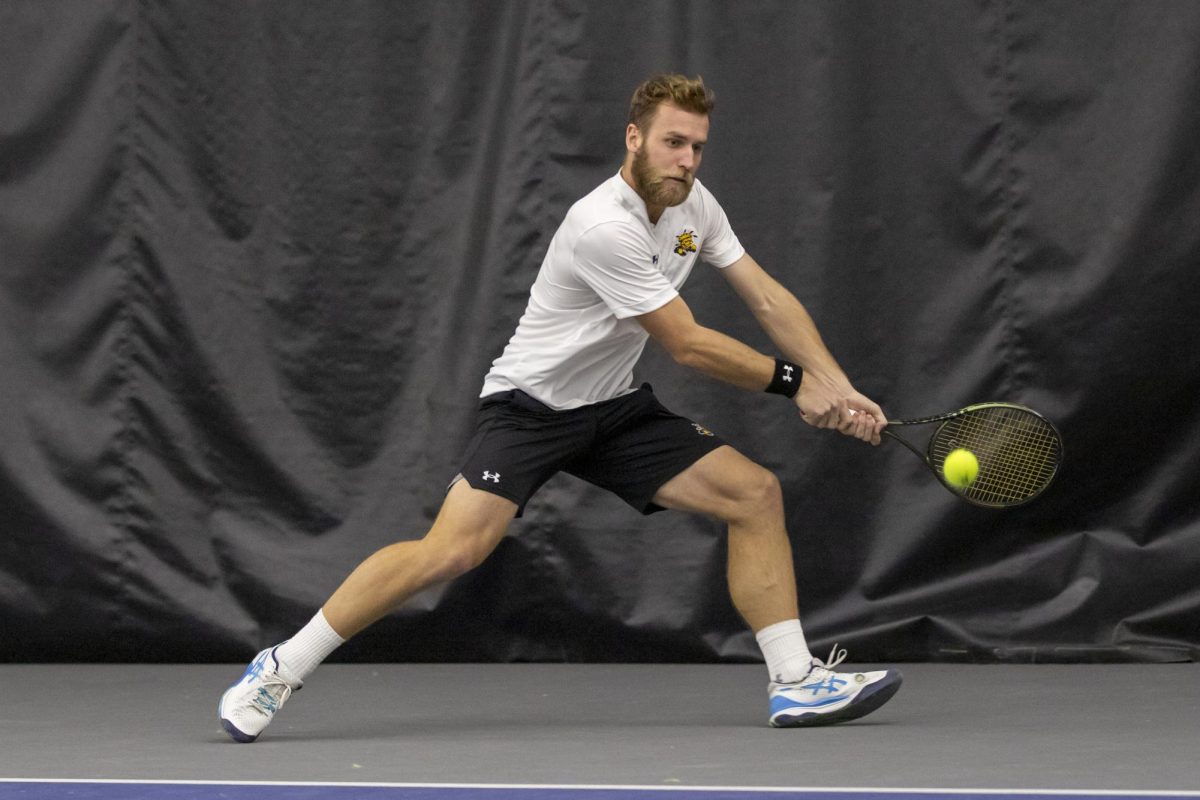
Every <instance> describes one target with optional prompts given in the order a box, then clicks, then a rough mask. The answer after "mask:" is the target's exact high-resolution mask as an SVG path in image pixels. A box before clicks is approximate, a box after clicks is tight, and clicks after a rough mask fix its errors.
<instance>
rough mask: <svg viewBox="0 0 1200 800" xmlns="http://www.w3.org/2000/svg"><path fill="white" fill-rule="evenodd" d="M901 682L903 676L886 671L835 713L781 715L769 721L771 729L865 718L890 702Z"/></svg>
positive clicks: (829, 723)
mask: <svg viewBox="0 0 1200 800" xmlns="http://www.w3.org/2000/svg"><path fill="white" fill-rule="evenodd" d="M903 682H904V676H903V675H901V674H900V673H899V672H898V671H896V670H888V676H887V677H885V678H884V679H883V680H880V681H876V682H875V683H873V684H871V685H870V686H868V687H867V688H866V689H863V690H862V692H860V693H859V694H858V696H857V697H855V698H854V699H853V700H851V701H850V703H849V704H847V705H845V706H842V707H841V708H839V709H838V710H837V711H830V712H829V713H827V714H821V713H817V712H809V713H807V714H799V715H797V716H794V717H793V716H787V715H786V714H781V715H780V716H778V717H776V718H775V719H773V720H771V727H773V728H813V727H816V726H818V725H835V724H837V723H839V722H849V721H850V720H852V719H858V718H860V717H865V716H866V715H867V714H870V713H871V712H872V711H875V710H876V709H878V708H879V707H880V706H882V705H883V704H884V703H886V702H887V701H888V700H891V699H892V696H893V695H895V694H896V692H898V691H900V684H901V683H903Z"/></svg>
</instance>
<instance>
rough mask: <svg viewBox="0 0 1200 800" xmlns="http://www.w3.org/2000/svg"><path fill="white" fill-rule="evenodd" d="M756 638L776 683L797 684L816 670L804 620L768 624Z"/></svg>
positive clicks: (768, 669) (772, 678)
mask: <svg viewBox="0 0 1200 800" xmlns="http://www.w3.org/2000/svg"><path fill="white" fill-rule="evenodd" d="M755 638H757V639H758V646H759V647H760V648H762V652H763V657H764V658H766V660H767V671H768V672H769V673H770V674H771V680H773V681H774V682H775V683H795V682H796V681H799V680H802V679H803V678H804V676H805V675H807V674H808V672H809V670H811V669H812V660H813V658H812V653H810V652H809V651H808V642H807V641H805V639H804V630H803V629H802V628H801V627H800V620H798V619H789V620H784V621H783V622H777V623H775V624H774V625H768V626H767V627H765V628H763V629H762V630H761V631H759V632H758V633H756V634H755Z"/></svg>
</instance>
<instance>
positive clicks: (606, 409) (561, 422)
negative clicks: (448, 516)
mask: <svg viewBox="0 0 1200 800" xmlns="http://www.w3.org/2000/svg"><path fill="white" fill-rule="evenodd" d="M723 444H725V442H724V441H722V440H721V438H720V437H718V436H716V435H715V434H714V433H713V432H712V431H710V430H708V429H707V428H705V427H704V426H702V425H700V424H698V423H695V422H692V421H691V420H689V419H685V418H684V417H681V416H679V415H677V414H673V413H671V412H670V411H668V410H667V409H666V408H664V407H663V406H662V404H660V403H659V402H658V399H657V398H655V396H654V392H653V391H652V390H651V388H650V385H649V384H643V385H642V387H641V388H640V389H638V390H637V391H635V392H632V393H630V394H627V395H624V396H623V397H618V398H615V399H613V400H605V401H604V402H601V403H596V404H594V405H588V406H583V407H581V408H573V409H569V410H567V411H555V410H554V409H552V408H550V407H549V406H546V405H543V404H542V403H540V402H538V401H537V400H535V399H533V398H532V397H530V396H529V395H527V394H525V393H524V392H522V391H519V390H512V391H507V392H499V393H497V394H490V395H488V396H487V397H484V398H483V399H482V400H481V401H480V403H479V422H478V424H477V426H476V430H475V437H474V438H473V439H472V440H471V443H470V444H469V445H467V452H466V455H465V456H464V457H463V461H462V464H463V466H462V471H461V473H460V474H461V475H462V477H463V478H464V479H465V480H466V481H467V483H468V484H470V485H471V486H472V487H473V488H475V489H482V490H483V491H486V492H491V493H492V494H498V495H500V496H501V497H506V498H508V499H509V500H512V501H513V502H514V503H516V504H517V516H520V515H521V513H522V512H523V511H524V510H525V504H526V503H527V502H528V501H529V498H530V497H532V496H533V493H534V492H536V491H537V490H538V488H539V487H540V486H541V485H542V484H543V483H545V482H546V481H548V480H549V479H550V478H551V476H553V475H554V474H555V473H557V472H566V473H568V474H570V475H574V476H576V477H578V478H582V479H583V480H585V481H587V482H589V483H592V484H595V485H596V486H599V487H601V488H602V489H607V490H609V491H610V492H612V493H614V494H615V495H617V496H618V497H620V498H621V499H622V500H624V501H625V502H626V503H629V505H631V506H633V507H634V508H636V509H637V510H638V511H640V512H642V513H643V514H652V513H654V512H655V511H662V510H663V509H662V507H661V506H658V505H655V504H654V502H653V498H654V495H655V493H657V492H658V490H659V489H660V488H661V487H662V485H663V484H664V483H666V482H667V481H669V480H671V478H674V477H675V476H676V475H678V474H679V473H681V472H683V471H684V470H685V469H687V468H688V467H690V466H691V465H692V464H694V463H696V461H698V460H699V459H700V458H701V457H702V456H704V455H706V454H708V453H710V452H712V451H713V450H715V449H716V448H718V447H720V446H721V445H723Z"/></svg>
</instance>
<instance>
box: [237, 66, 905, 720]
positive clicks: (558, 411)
mask: <svg viewBox="0 0 1200 800" xmlns="http://www.w3.org/2000/svg"><path fill="white" fill-rule="evenodd" d="M712 106H713V95H712V93H711V91H709V90H708V89H707V88H706V87H705V86H704V84H703V82H702V81H701V80H700V79H698V78H697V79H695V80H689V79H688V78H686V77H684V76H681V75H663V76H657V77H654V78H652V79H650V80H648V81H646V82H645V83H643V84H642V85H641V86H639V87H638V89H637V91H636V92H635V93H634V96H633V100H632V103H631V106H630V116H629V123H628V125H627V127H626V130H625V147H626V151H627V152H626V156H625V161H624V163H623V165H622V167H621V170H620V172H619V173H618V174H617V175H615V176H614V177H612V178H610V179H609V180H607V181H605V182H604V183H603V184H601V185H600V186H599V187H598V188H596V189H595V190H594V191H593V192H591V193H590V194H589V195H587V196H586V197H584V198H583V199H582V200H580V201H579V202H577V203H576V204H575V205H574V206H573V207H572V208H571V209H570V211H569V212H568V213H567V216H566V218H565V219H564V221H563V223H562V225H561V226H560V227H559V229H558V231H557V232H556V234H555V236H554V238H553V239H552V240H551V242H550V247H549V251H548V252H547V254H546V257H545V260H544V261H543V263H542V267H541V271H540V272H539V274H538V277H537V279H536V281H535V282H534V284H533V287H532V289H531V292H530V299H529V305H528V307H527V308H526V311H525V314H524V315H523V316H522V318H521V320H520V323H519V324H518V326H517V330H516V333H515V334H514V335H513V337H512V339H511V340H510V341H509V343H508V346H507V348H506V349H505V350H504V353H503V354H502V355H501V356H500V357H499V358H498V359H497V360H496V361H495V362H494V364H493V366H492V369H491V371H490V372H489V373H488V375H487V377H486V378H485V380H484V385H483V390H482V393H481V395H482V401H481V404H480V412H479V422H478V428H477V431H476V435H475V437H474V439H473V440H472V441H471V443H470V445H469V446H468V448H467V452H466V455H465V456H464V457H463V461H462V465H463V466H462V471H461V473H460V474H459V475H458V476H457V477H456V478H455V481H454V482H453V483H452V484H451V486H450V488H449V489H448V490H447V493H446V498H445V501H444V503H443V505H442V508H441V511H440V512H439V514H438V516H437V519H436V520H435V522H434V524H433V527H432V528H431V529H430V530H429V532H428V533H427V534H426V535H425V537H424V538H423V539H421V540H419V541H405V542H400V543H397V544H393V545H390V546H388V547H385V548H383V549H382V550H380V551H378V552H376V553H375V554H373V555H372V556H370V557H369V558H367V559H366V560H365V561H364V562H362V564H360V565H359V566H358V567H357V568H356V569H355V570H354V571H353V572H352V573H351V574H350V576H349V577H348V578H347V579H346V580H345V582H344V583H343V584H342V585H341V586H340V587H339V588H338V589H337V591H335V592H334V594H333V596H332V597H330V598H329V600H328V602H327V603H326V604H325V606H324V607H323V608H322V609H321V610H320V611H318V612H317V614H316V615H315V616H314V617H313V619H312V620H311V621H310V622H309V623H308V624H307V625H306V626H305V627H304V628H302V629H301V630H300V631H299V632H298V633H297V634H296V636H294V637H293V638H291V639H289V640H288V641H286V642H284V643H282V644H280V645H278V646H276V647H273V648H268V649H266V650H263V651H262V652H261V653H259V654H258V656H257V657H256V658H255V659H254V661H253V662H252V663H251V665H250V667H249V668H248V669H247V670H246V673H245V674H244V675H243V676H242V679H241V680H240V681H239V682H238V683H236V684H234V685H233V686H232V687H230V689H229V690H228V691H227V692H226V693H225V695H224V696H223V697H222V698H221V704H220V718H221V724H222V726H223V727H224V729H225V730H226V732H228V733H229V735H230V736H232V737H233V738H234V739H235V740H237V741H239V742H251V741H254V740H255V738H257V737H258V735H259V733H261V732H262V730H263V729H264V728H266V726H267V725H268V724H269V723H270V721H271V719H272V718H273V717H274V715H275V713H276V712H277V711H278V709H279V708H280V707H281V706H282V705H283V703H284V701H286V700H287V699H288V697H289V696H290V695H291V693H292V691H293V690H294V689H298V688H299V687H300V685H301V683H302V682H303V680H304V679H305V678H306V677H307V676H308V674H309V673H311V672H312V670H313V669H315V668H316V666H317V665H318V664H319V663H320V662H321V661H322V660H324V658H326V657H327V656H328V655H329V654H330V653H331V652H332V651H333V650H334V649H335V648H336V647H337V646H338V645H340V644H341V643H342V642H343V641H345V639H347V638H349V637H351V636H353V635H355V634H356V633H358V632H359V631H361V630H362V629H363V628H365V627H367V626H368V625H370V624H371V623H373V622H375V621H376V620H378V619H379V618H381V617H383V616H384V615H385V614H387V613H389V612H390V611H392V610H393V609H394V608H396V607H397V606H398V605H399V604H400V603H402V602H403V601H404V600H405V599H406V598H408V597H410V596H412V595H413V594H415V593H416V592H419V591H420V590H422V589H424V588H425V587H427V586H430V585H431V584H434V583H437V582H439V581H446V580H449V579H452V578H454V577H457V576H459V575H461V574H463V573H464V572H466V571H468V570H470V569H472V568H473V567H475V566H477V565H478V564H479V563H481V562H482V561H483V560H484V559H485V558H486V557H487V556H488V554H489V553H491V552H492V550H493V549H494V548H495V547H496V545H497V543H498V542H499V541H500V539H501V537H503V536H504V533H505V531H506V530H507V529H508V526H509V523H510V522H511V521H512V520H513V518H514V517H515V516H517V515H519V514H520V512H521V511H522V510H523V508H524V505H525V503H526V501H527V500H528V499H529V497H530V496H531V495H532V494H533V493H534V492H535V491H536V490H537V488H538V487H539V486H541V485H542V484H543V483H544V482H545V481H546V480H548V479H549V478H550V477H551V476H552V475H554V474H555V473H557V472H559V471H565V472H568V473H571V474H573V475H576V476H579V477H581V478H583V479H585V480H588V481H590V482H592V483H595V484H597V485H599V486H601V487H604V488H606V489H609V490H611V491H612V492H614V493H615V494H617V495H618V496H620V497H621V498H622V499H624V500H625V501H626V502H628V503H630V504H631V505H633V506H634V507H635V508H637V509H638V510H640V511H642V512H643V513H646V514H649V513H653V512H655V511H660V510H662V509H664V508H666V509H678V510H683V511H693V512H699V513H703V514H708V515H711V516H715V517H717V518H719V519H721V520H723V521H725V522H726V523H727V525H728V536H729V564H728V583H729V591H730V593H731V595H732V598H733V602H734V605H735V606H736V608H737V609H738V611H739V613H741V615H742V616H743V617H744V618H745V620H746V622H747V624H749V625H750V627H751V628H752V629H753V630H754V632H755V635H756V637H757V639H758V642H759V644H760V646H761V648H762V650H763V654H764V657H765V659H766V662H767V667H768V669H769V672H770V684H769V686H768V692H769V697H770V717H769V719H768V722H769V724H771V725H774V726H776V727H795V726H803V725H815V724H824V723H830V722H839V721H844V720H850V719H856V718H858V717H861V716H863V715H864V714H867V713H870V712H871V711H873V710H875V709H876V708H878V707H879V706H881V705H882V704H883V703H884V702H886V701H887V700H888V699H889V698H890V697H891V696H892V695H893V694H895V692H896V690H897V689H898V688H899V686H900V680H901V678H900V675H899V673H898V672H896V671H894V670H886V671H878V672H867V673H837V672H833V671H832V667H834V666H836V665H837V664H838V663H840V661H841V660H842V659H843V658H844V657H845V651H842V652H841V653H836V652H835V654H834V655H833V656H831V659H830V662H831V663H828V664H823V663H822V662H820V661H819V660H817V659H814V658H813V657H812V654H811V653H810V652H809V649H808V645H807V643H806V641H805V638H804V633H803V630H802V628H801V626H800V621H799V612H798V609H797V600H796V584H795V576H794V571H793V563H792V553H791V546H790V543H789V540H788V537H787V532H786V530H785V529H784V511H783V497H782V491H781V489H780V485H779V481H778V480H777V479H776V477H775V476H774V475H773V474H771V473H770V472H768V471H767V470H765V469H763V468H762V467H760V466H758V465H757V464H755V463H753V462H751V461H750V460H749V459H747V458H746V457H745V456H743V455H742V454H740V453H738V452H737V451H736V450H734V449H733V448H732V447H730V446H729V445H727V444H726V443H724V442H723V441H721V440H720V439H719V438H717V437H716V436H714V435H713V434H712V433H711V432H710V431H708V430H707V429H705V428H704V427H702V426H701V425H699V424H696V423H694V422H692V421H691V420H687V419H684V418H683V417H679V416H677V415H675V414H672V413H671V412H669V411H667V410H666V409H665V408H663V407H662V406H661V405H659V403H658V401H657V400H656V399H655V398H654V395H653V393H652V392H651V390H650V389H649V387H647V386H643V387H642V388H640V389H636V390H635V389H633V387H632V381H633V376H632V371H633V366H634V363H635V362H636V361H637V359H638V357H639V356H640V355H641V352H642V349H643V347H644V346H645V343H646V341H647V339H648V338H653V339H655V340H656V341H657V342H658V343H659V344H661V345H662V346H663V347H665V348H666V350H667V351H668V352H669V353H670V354H671V355H672V357H673V358H674V359H675V361H677V362H678V363H680V364H683V365H684V366H688V367H691V368H693V369H695V370H698V371H700V372H702V373H705V374H707V375H709V376H712V377H714V378H718V379H720V380H723V381H726V382H728V383H731V384H734V385H735V386H740V387H742V388H744V389H749V390H752V391H763V390H764V389H765V390H766V391H769V392H773V393H777V394H782V395H785V396H786V397H789V398H792V399H793V402H794V403H795V405H796V407H797V408H798V409H799V413H800V414H801V416H802V418H803V419H804V420H805V421H806V422H808V423H809V424H811V425H814V426H817V427H820V428H832V429H837V430H838V431H840V432H842V433H843V434H846V435H849V436H853V437H855V438H858V439H861V440H863V441H867V442H871V443H872V444H878V443H879V441H880V439H879V436H880V432H881V431H882V430H883V427H884V425H886V423H887V421H886V419H885V417H884V414H883V412H882V410H880V408H879V406H877V405H876V404H875V403H874V402H872V401H871V400H869V399H868V398H866V397H864V396H863V395H861V394H859V393H858V392H857V391H855V390H854V388H853V387H852V386H851V384H850V381H849V380H848V379H847V378H846V375H845V374H844V373H843V372H842V370H841V369H840V368H839V367H838V365H837V363H836V362H835V361H834V359H833V357H832V356H831V355H830V353H829V351H828V350H827V349H826V347H825V345H824V344H823V342H822V340H821V337H820V335H819V334H818V332H817V329H816V326H815V325H814V323H813V321H812V318H811V317H810V316H809V315H808V313H807V312H806V311H805V309H804V307H803V306H802V305H801V304H800V302H799V301H798V300H797V299H796V298H795V297H794V296H793V295H792V294H791V293H790V292H788V291H787V290H786V289H784V288H783V287H782V286H781V285H780V284H779V283H777V282H776V281H775V280H773V279H772V278H771V277H769V276H768V275H767V274H766V273H765V272H764V271H763V269H762V268H761V267H760V266H759V265H758V264H757V263H756V262H755V261H754V259H753V258H751V257H750V256H749V255H748V254H747V253H746V252H745V250H744V249H743V248H742V246H741V244H740V243H739V242H738V239H737V237H736V236H735V235H734V233H733V231H732V230H731V229H730V227H729V222H728V220H727V219H726V217H725V214H724V212H723V211H722V210H721V207H720V205H718V204H717V201H716V200H715V199H714V198H713V196H712V195H711V194H710V193H709V192H708V190H707V189H705V188H704V186H703V185H702V184H700V183H699V182H698V181H697V180H696V179H695V175H696V170H697V169H698V168H699V166H700V161H701V157H702V155H703V150H704V145H705V142H706V141H707V139H708V127H709V112H710V111H711V109H712ZM697 258H703V259H704V260H705V261H707V262H708V263H710V264H711V265H712V266H714V267H716V268H717V269H718V270H719V271H720V272H721V274H722V275H723V276H724V277H725V278H726V279H727V280H728V281H729V283H730V284H731V285H732V286H733V288H734V290H735V291H736V292H737V294H738V295H739V296H740V297H741V299H742V300H743V301H744V302H745V303H746V304H747V306H749V308H750V309H751V310H752V311H753V313H754V315H755V317H756V318H757V320H758V321H759V323H760V324H761V325H762V327H763V328H764V329H765V331H766V332H767V333H768V334H769V335H770V337H771V339H772V341H774V343H775V344H776V346H778V347H779V349H780V351H781V352H782V353H783V356H784V358H779V359H776V358H771V357H768V356H765V355H763V354H761V353H758V352H756V351H754V350H752V349H751V348H749V347H747V346H746V345H744V344H742V343H741V342H738V341H737V340H735V339H732V338H730V337H728V336H725V335H723V334H721V333H718V332H716V331H714V330H711V329H709V328H705V327H702V326H701V325H699V324H698V323H697V322H696V320H695V319H694V318H693V316H692V314H691V312H690V311H689V310H688V306H687V304H686V303H685V302H684V301H683V299H682V298H680V296H679V293H678V289H679V287H680V286H682V285H683V282H684V281H685V280H686V279H687V276H688V274H689V272H690V271H691V268H692V266H693V265H694V264H695V262H696V259H697ZM835 651H836V648H835Z"/></svg>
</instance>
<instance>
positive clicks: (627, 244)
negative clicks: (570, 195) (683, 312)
mask: <svg viewBox="0 0 1200 800" xmlns="http://www.w3.org/2000/svg"><path fill="white" fill-rule="evenodd" d="M655 261H656V260H655V253H654V248H653V244H652V242H650V241H649V240H648V239H646V238H645V237H640V236H638V235H637V234H636V232H634V231H632V230H630V229H629V227H628V226H626V225H622V224H620V223H606V224H602V225H597V226H595V227H594V228H592V229H591V230H589V231H586V232H585V233H584V234H583V235H581V236H580V237H579V239H578V240H577V241H576V243H575V257H574V265H575V270H576V274H578V276H579V278H580V280H582V281H583V282H584V283H586V284H587V285H588V287H589V288H591V289H592V290H593V291H594V292H595V293H596V294H597V295H599V296H600V299H601V300H603V301H604V304H605V305H606V306H608V308H609V310H610V311H612V313H613V315H614V316H615V317H617V319H625V318H627V317H635V316H638V315H639V314H649V313H650V312H651V311H655V310H657V309H659V308H662V307H663V306H665V305H666V304H667V303H669V302H671V301H672V300H673V299H675V298H676V297H678V296H679V293H678V292H677V291H675V287H674V286H673V285H672V284H671V282H670V281H669V280H667V277H666V276H665V275H663V274H662V272H661V271H660V270H659V268H658V265H657V263H655Z"/></svg>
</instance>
